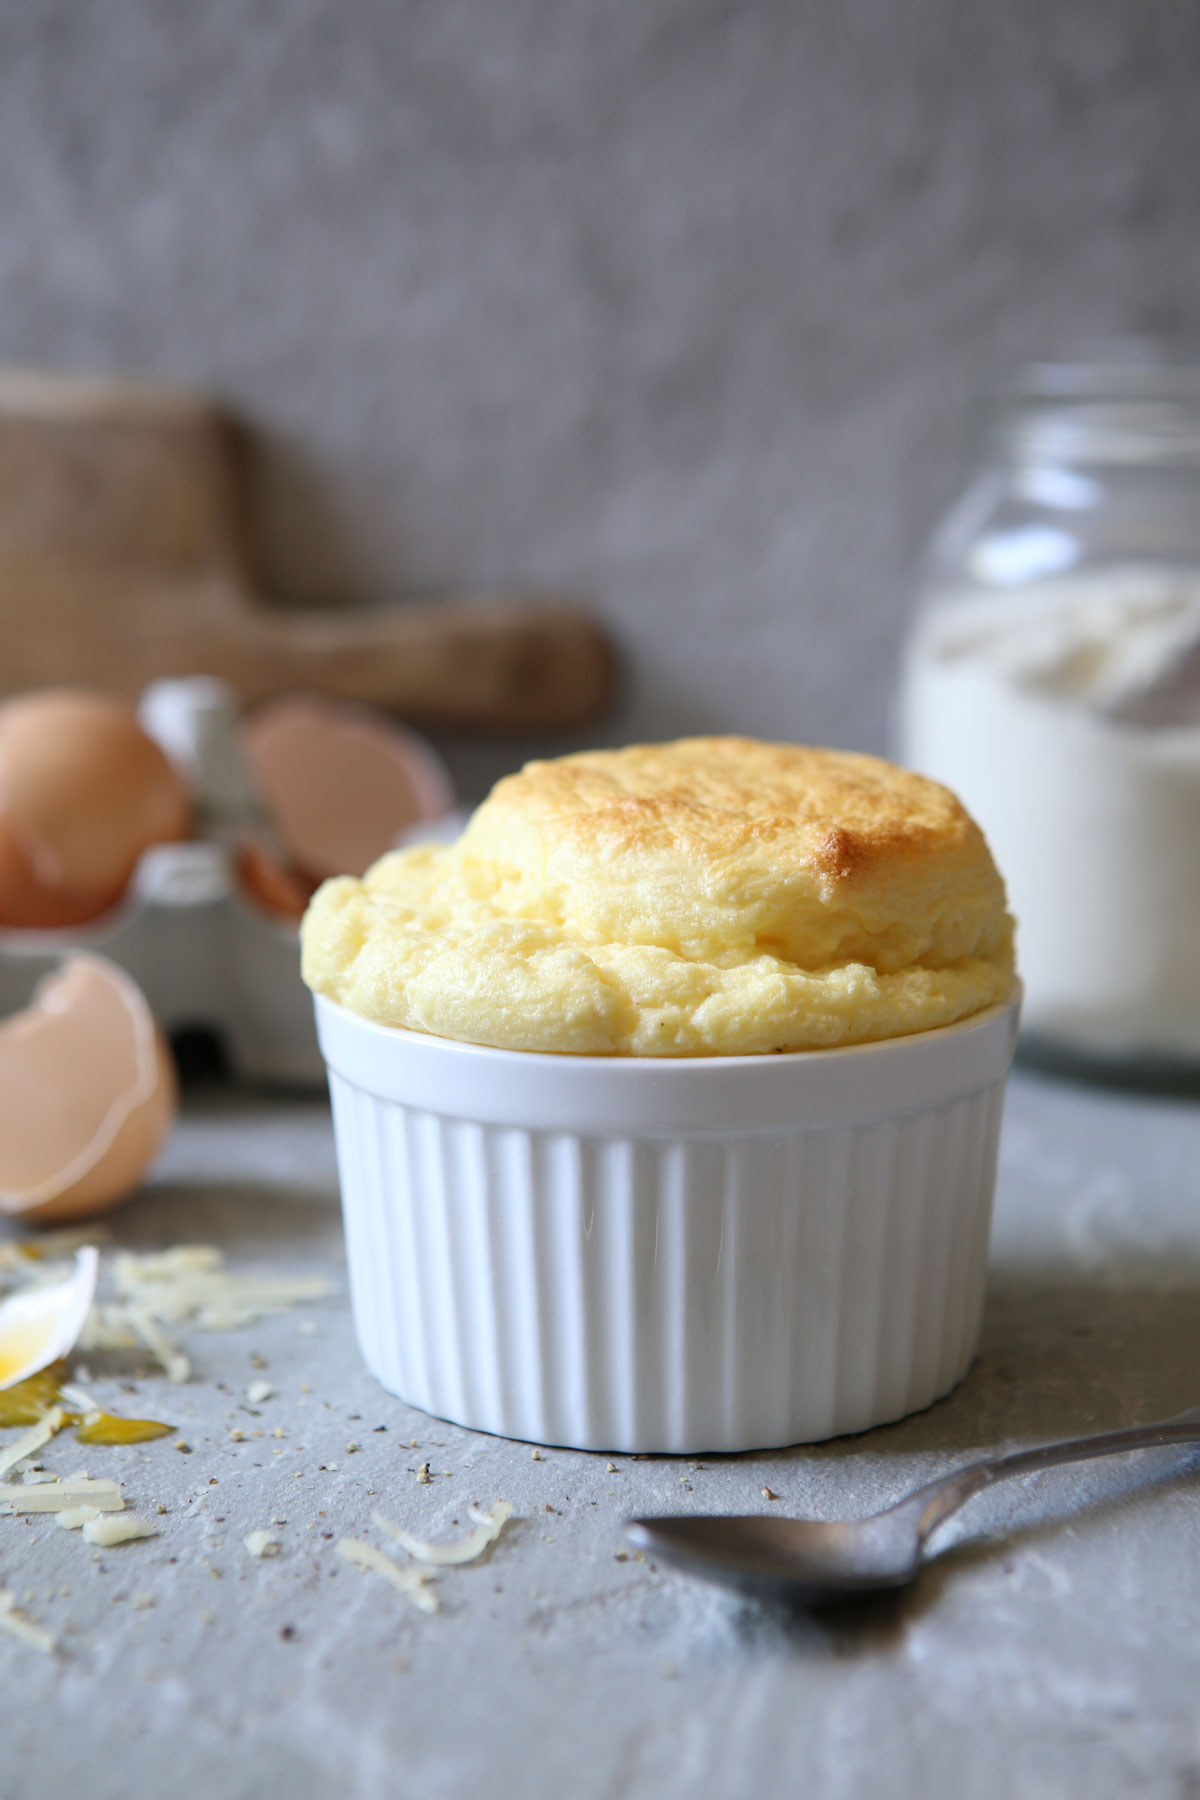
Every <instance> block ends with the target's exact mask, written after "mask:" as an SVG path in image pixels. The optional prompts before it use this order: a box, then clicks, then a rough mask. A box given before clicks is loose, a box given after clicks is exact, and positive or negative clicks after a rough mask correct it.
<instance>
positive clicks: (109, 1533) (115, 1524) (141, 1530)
mask: <svg viewBox="0 0 1200 1800" xmlns="http://www.w3.org/2000/svg"><path fill="white" fill-rule="evenodd" d="M83 1535H84V1538H85V1539H86V1541H87V1542H88V1543H89V1544H99V1545H100V1546H101V1548H102V1549H104V1550H108V1549H111V1548H112V1546H113V1545H114V1544H127V1543H129V1541H130V1540H131V1539H132V1538H148V1537H153V1536H154V1535H155V1527H154V1526H153V1525H152V1524H151V1523H150V1521H149V1519H137V1518H135V1517H134V1515H133V1514H132V1513H130V1514H129V1516H128V1517H127V1518H124V1519H89V1520H88V1521H87V1524H86V1525H85V1526H84V1528H83Z"/></svg>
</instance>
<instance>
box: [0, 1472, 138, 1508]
mask: <svg viewBox="0 0 1200 1800" xmlns="http://www.w3.org/2000/svg"><path fill="white" fill-rule="evenodd" d="M85 1503H86V1504H87V1505H89V1506H94V1507H96V1509H97V1510H98V1511H99V1512H121V1511H122V1510H123V1509H124V1506H125V1502H124V1500H123V1499H122V1497H121V1489H120V1486H119V1484H118V1483H117V1482H115V1481H91V1480H89V1479H88V1477H87V1476H85V1475H79V1476H74V1477H72V1478H71V1479H70V1480H68V1481H50V1482H46V1483H44V1484H42V1485H41V1486H38V1487H25V1486H24V1485H21V1486H18V1485H17V1484H16V1483H9V1482H0V1511H2V1512H6V1513H49V1512H69V1511H70V1509H71V1508H72V1507H73V1506H80V1505H83V1504H85Z"/></svg>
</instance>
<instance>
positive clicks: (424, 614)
mask: <svg viewBox="0 0 1200 1800" xmlns="http://www.w3.org/2000/svg"><path fill="white" fill-rule="evenodd" d="M238 465H239V458H238V456H237V453H236V434H235V432H234V429H233V427H232V426H231V424H230V422H229V420H228V419H227V418H226V417H225V416H224V415H223V414H222V413H221V412H220V410H219V409H218V408H217V407H216V406H214V405H212V404H211V403H210V402H209V401H207V400H206V399H205V398H203V397H202V396H195V395H191V394H187V393H184V392H181V391H177V390H175V389H171V388H162V387H155V386H148V385H141V384H137V383H133V382H125V381H96V382H94V381H87V380H80V379H76V378H73V377H69V376H60V375H43V374H39V373H34V372H30V371H23V370H11V371H3V370H0V693H14V692H17V691H18V690H20V689H23V688H28V687H38V686H44V685H46V684H47V683H71V684H86V685H88V686H91V687H100V688H105V689H107V690H109V691H110V692H114V693H119V694H122V695H124V696H126V697H127V698H130V699H132V698H134V697H135V696H136V694H137V693H138V692H139V690H140V689H141V688H143V687H144V686H145V685H146V683H147V682H148V681H153V680H156V679H158V678H159V677H162V676H171V675H195V674H203V675H219V676H222V677H223V678H224V679H225V680H226V681H228V682H230V683H231V684H232V686H233V687H234V688H235V689H236V690H237V692H238V693H239V694H240V695H241V696H242V698H243V700H244V701H246V702H247V703H250V702H253V701H256V700H261V699H265V698H266V697H267V696H269V695H271V694H275V693H280V692H284V691H286V690H288V689H296V688H305V689H309V690H313V691H317V692H321V693H326V694H332V695H336V696H338V697H339V698H343V699H353V700H363V701H369V702H372V703H373V704H375V705H378V706H385V707H389V708H392V709H393V710H395V711H396V712H398V713H400V714H401V715H402V716H403V717H404V718H406V719H409V720H411V721H413V722H414V723H416V724H424V725H441V726H463V727H480V728H497V729H504V730H515V731H534V730H541V729H555V728H560V727H566V726H572V725H579V724H582V723H583V722H584V721H586V720H588V719H590V718H592V717H594V716H595V714H596V713H597V712H599V711H600V710H601V708H602V707H603V706H604V704H605V702H606V701H607V699H608V698H609V696H610V693H611V690H612V685H613V657H612V654H611V651H610V649H609V646H608V644H607V643H606V641H605V639H604V637H603V636H602V635H601V633H600V632H599V630H598V629H597V627H596V626H595V625H593V624H592V623H591V622H590V621H589V620H588V619H587V618H586V617H584V616H583V615H582V614H581V613H579V612H577V611H576V610H575V609H574V608H572V607H570V606H567V605H563V604H555V603H553V602H550V601H546V600H540V599H536V598H527V597H505V598H496V599H490V598H489V599H488V600H486V601H483V600H479V601H467V600H454V601H451V600H446V601H442V602H440V603H438V604H433V605H430V604H421V605H415V604H406V605H403V606H398V607H395V608H388V609H386V610H379V611H362V610H360V611H353V610H349V609H347V610H344V611H343V610H330V611H326V612H312V611H304V612H288V611H286V610H284V609H282V608H279V607H275V606H271V605H269V604H267V603H265V602H264V600H263V598H262V596H261V595H260V594H259V593H258V592H257V590H256V585H255V581H254V575H253V571H252V569H251V566H250V558H249V555H248V552H247V548H246V534H245V532H244V530H243V529H242V519H243V514H244V494H243V492H242V489H241V484H240V482H239V479H238Z"/></svg>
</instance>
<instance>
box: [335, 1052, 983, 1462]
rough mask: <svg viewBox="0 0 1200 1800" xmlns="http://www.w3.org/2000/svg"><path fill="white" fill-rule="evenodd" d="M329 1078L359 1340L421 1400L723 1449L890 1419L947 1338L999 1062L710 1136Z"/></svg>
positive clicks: (473, 1422)
mask: <svg viewBox="0 0 1200 1800" xmlns="http://www.w3.org/2000/svg"><path fill="white" fill-rule="evenodd" d="M330 1086H331V1091H332V1094H333V1102H334V1116H335V1127H336V1132H337V1142H338V1159H339V1171H340V1174H341V1180H342V1189H343V1197H344V1203H345V1215H346V1233H347V1246H348V1259H349V1268H350V1282H351V1290H352V1297H353V1303H354V1311H355V1319H356V1324H357V1329H358V1332H359V1338H360V1342H361V1345H362V1349H363V1353H364V1356H365V1358H366V1361H367V1363H368V1365H369V1366H370V1368H371V1369H372V1371H373V1372H374V1373H375V1374H376V1375H377V1376H378V1377H379V1379H380V1380H381V1381H382V1382H383V1383H384V1385H385V1386H387V1387H388V1388H390V1389H391V1390H392V1391H394V1392H396V1393H398V1394H400V1395H402V1396H403V1397H404V1398H405V1399H406V1400H408V1401H410V1402H411V1403H413V1404H414V1405H417V1406H420V1407H422V1408H423V1409H425V1410H427V1411H430V1412H432V1413H435V1414H437V1415H439V1416H442V1417H446V1418H450V1419H454V1420H457V1421H458V1422H460V1423H462V1424H465V1425H469V1426H472V1427H475V1428H478V1429H483V1430H487V1431H494V1432H500V1433H503V1434H505V1435H508V1436H513V1437H523V1438H529V1439H533V1440H536V1441H541V1442H549V1443H559V1444H573V1445H578V1446H579V1447H581V1448H591V1449H608V1450H626V1451H633V1450H656V1451H664V1452H665V1451H676V1452H688V1451H700V1450H737V1449H747V1448H752V1447H765V1446H769V1445H778V1444H786V1443H796V1442H803V1441H812V1440H816V1439H819V1438H824V1437H829V1436H833V1435H837V1434H839V1433H843V1432H850V1431H862V1430H865V1429H867V1428H868V1427H869V1426H871V1425H874V1424H878V1423H881V1422H883V1421H885V1420H888V1419H894V1418H898V1417H900V1416H901V1415H903V1414H904V1413H906V1412H909V1411H912V1410H914V1409H916V1408H918V1407H921V1406H925V1405H928V1404H929V1402H930V1401H931V1400H933V1399H935V1398H937V1396H938V1395H939V1394H941V1393H944V1392H946V1391H947V1390H948V1389H949V1388H950V1387H951V1386H953V1385H954V1383H955V1382H956V1381H957V1380H958V1379H959V1378H960V1377H961V1375H962V1374H963V1373H964V1371H965V1369H966V1367H967V1365H968V1363H969V1361H970V1358H971V1355H972V1354H973V1351H974V1347H975V1340H976V1337H977V1334H978V1328H979V1320H980V1311H981V1306H982V1294H983V1280H984V1273H985V1264H986V1251H987V1237H988V1225H989V1220H990V1202H991V1189H992V1181H993V1178H994V1169H995V1158H996V1140H997V1133H998V1129H999V1118H1000V1105H1001V1098H1002V1093H1003V1082H1002V1081H1001V1082H998V1083H996V1084H995V1085H994V1086H993V1087H992V1088H989V1089H986V1090H983V1091H982V1092H981V1093H979V1094H977V1095H975V1096H972V1097H969V1098H968V1099H965V1100H959V1101H955V1102H954V1103H952V1104H951V1105H949V1106H947V1107H945V1108H942V1109H940V1110H938V1111H934V1112H925V1113H921V1114H917V1115H914V1116H911V1117H905V1118H899V1119H884V1120H875V1121H872V1122H870V1123H867V1124H863V1125H855V1126H839V1127H833V1128H829V1129H824V1130H822V1129H810V1130H805V1131H792V1132H787V1133H783V1134H780V1135H777V1136H776V1135H767V1134H763V1133H746V1134H744V1135H742V1136H740V1137H738V1136H731V1137H728V1138H726V1139H725V1140H723V1141H721V1142H715V1141H713V1140H711V1139H705V1138H692V1139H658V1140H647V1139H638V1138H605V1139H601V1140H595V1139H587V1138H582V1137H578V1136H576V1135H574V1134H571V1133H548V1132H546V1133H538V1132H527V1131H522V1130H520V1129H517V1128H515V1127H509V1126H487V1125H479V1124H475V1123H472V1122H470V1121H464V1120H460V1119H448V1118H443V1117H441V1116H440V1115H438V1114H435V1113H429V1112H424V1111H419V1110H415V1109H408V1108H405V1107H403V1106H401V1105H399V1104H398V1103H396V1102H394V1101H386V1100H379V1099H375V1098H373V1097H371V1096H369V1095H367V1094H365V1093H363V1092H361V1091H360V1090H357V1089H355V1088H353V1087H351V1086H349V1085H348V1084H347V1083H346V1082H344V1081H343V1080H342V1079H341V1078H340V1077H338V1076H336V1075H332V1076H331V1083H330Z"/></svg>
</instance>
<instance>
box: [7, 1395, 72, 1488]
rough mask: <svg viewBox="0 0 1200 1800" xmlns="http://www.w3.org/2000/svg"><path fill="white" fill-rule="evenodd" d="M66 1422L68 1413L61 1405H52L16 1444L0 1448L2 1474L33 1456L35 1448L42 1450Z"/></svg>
mask: <svg viewBox="0 0 1200 1800" xmlns="http://www.w3.org/2000/svg"><path fill="white" fill-rule="evenodd" d="M65 1423H66V1415H65V1413H64V1412H63V1409H62V1407H61V1406H52V1407H51V1408H50V1411H49V1412H48V1413H43V1414H42V1417H41V1418H40V1419H39V1420H38V1422H37V1424H36V1425H34V1426H32V1427H31V1428H30V1429H29V1430H28V1431H27V1432H26V1433H25V1436H24V1437H19V1438H18V1439H17V1441H16V1443H15V1444H10V1445H9V1446H8V1449H7V1450H0V1475H7V1473H8V1471H9V1470H10V1469H13V1468H15V1467H16V1465H17V1464H18V1463H19V1462H23V1461H24V1459H25V1458H26V1457H27V1456H32V1455H33V1453H34V1451H35V1450H40V1449H41V1448H42V1446H43V1445H44V1444H48V1443H49V1442H50V1439H51V1438H52V1437H53V1436H54V1434H55V1432H56V1431H61V1430H62V1428H63V1425H64V1424H65Z"/></svg>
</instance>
